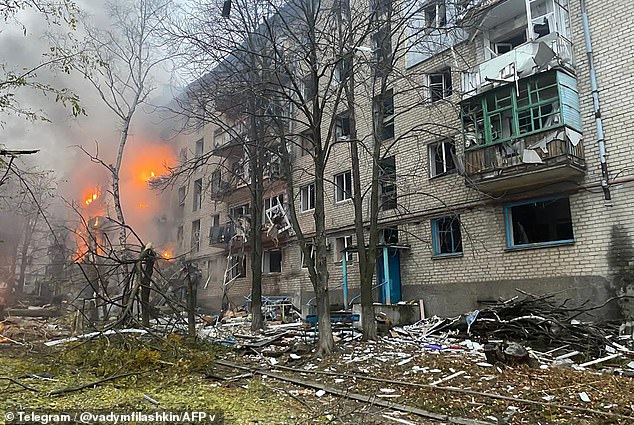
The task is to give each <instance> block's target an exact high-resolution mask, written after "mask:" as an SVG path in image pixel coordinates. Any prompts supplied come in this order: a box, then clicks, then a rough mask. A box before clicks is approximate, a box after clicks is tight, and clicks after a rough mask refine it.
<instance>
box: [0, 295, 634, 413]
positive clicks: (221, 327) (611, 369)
mask: <svg viewBox="0 0 634 425" xmlns="http://www.w3.org/2000/svg"><path fill="white" fill-rule="evenodd" d="M239 316H240V317H236V316H234V317H230V318H226V320H223V322H222V323H217V322H216V321H215V320H209V318H206V317H203V318H201V320H200V321H199V325H198V328H197V330H198V342H195V343H194V342H191V341H190V340H188V339H187V338H186V337H184V336H181V335H179V332H180V331H179V330H178V329H176V330H175V331H174V329H171V330H170V332H168V333H165V332H163V333H161V332H160V331H164V330H165V329H164V326H163V327H161V326H162V325H161V321H156V323H155V324H156V326H155V327H154V328H153V329H144V330H141V329H127V330H117V331H114V330H110V331H108V332H103V333H97V334H95V333H84V334H82V335H76V336H75V337H74V338H70V339H69V338H68V337H69V336H70V333H69V331H68V327H67V326H66V323H65V322H64V317H57V318H46V319H38V318H30V317H29V318H15V317H10V318H8V319H7V320H5V321H4V322H3V323H2V328H3V329H2V330H1V331H0V335H1V336H0V338H4V339H0V341H2V342H0V364H1V365H2V368H1V372H0V378H1V382H0V388H1V391H2V393H3V395H4V397H0V410H4V411H7V410H10V409H16V408H18V407H20V408H31V409H62V410H63V409H72V410H77V409H79V410H83V409H97V410H99V409H113V408H117V409H120V410H126V409H130V410H132V409H134V410H139V411H156V410H181V411H182V410H187V409H192V410H193V409H200V410H205V411H216V410H217V409H220V410H218V411H222V412H224V417H225V423H235V424H251V423H265V424H272V423H279V424H309V423H316V424H321V423H342V424H386V423H394V424H398V423H400V424H406V425H407V424H437V423H461V424H471V425H477V424H571V423H574V424H629V423H634V380H633V379H634V378H632V376H633V375H634V351H632V340H631V338H632V337H631V335H627V334H624V333H623V332H621V335H619V332H618V326H616V327H615V326H612V325H608V324H595V323H590V322H585V321H582V320H581V319H580V318H579V315H578V310H577V309H574V308H569V307H562V306H561V305H558V304H556V303H554V302H553V301H552V300H551V299H550V298H549V297H527V298H523V299H514V300H507V301H504V302H501V303H500V304H499V305H495V306H492V307H491V308H488V309H485V310H482V311H478V312H472V313H470V314H468V315H465V316H462V317H458V318H436V317H434V318H430V319H426V320H422V321H420V322H419V323H417V324H414V325H410V326H403V327H393V328H392V329H389V330H388V331H387V333H386V334H385V335H383V336H381V337H380V338H379V340H377V341H369V342H362V341H361V334H360V333H359V332H358V331H354V332H352V328H351V326H350V325H339V326H335V339H336V341H337V351H336V352H335V353H334V354H333V355H332V356H329V357H328V358H324V359H321V358H317V357H316V356H315V354H314V349H313V342H314V338H315V332H314V329H313V328H312V327H310V326H306V325H304V324H303V323H301V322H294V323H277V324H276V323H271V322H269V324H268V327H267V330H266V331H264V332H258V333H254V332H251V331H250V329H249V323H248V321H247V320H248V318H247V317H246V316H245V315H244V314H240V315H239ZM159 330H160V331H159Z"/></svg>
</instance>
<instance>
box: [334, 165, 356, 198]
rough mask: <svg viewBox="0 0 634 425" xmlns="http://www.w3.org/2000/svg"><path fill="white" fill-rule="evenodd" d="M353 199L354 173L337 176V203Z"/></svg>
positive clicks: (347, 172) (348, 172)
mask: <svg viewBox="0 0 634 425" xmlns="http://www.w3.org/2000/svg"><path fill="white" fill-rule="evenodd" d="M351 198H352V173H351V172H350V171H346V172H345V173H341V174H337V175H336V176H335V202H342V201H345V200H347V199H351Z"/></svg>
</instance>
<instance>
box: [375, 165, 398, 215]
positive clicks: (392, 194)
mask: <svg viewBox="0 0 634 425" xmlns="http://www.w3.org/2000/svg"><path fill="white" fill-rule="evenodd" d="M379 192H380V199H379V201H380V203H379V209H381V210H383V211H384V210H391V209H394V208H396V207H397V205H398V204H397V192H396V160H395V157H394V156H391V157H389V158H384V159H382V160H381V161H379Z"/></svg>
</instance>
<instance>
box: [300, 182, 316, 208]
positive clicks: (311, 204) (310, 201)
mask: <svg viewBox="0 0 634 425" xmlns="http://www.w3.org/2000/svg"><path fill="white" fill-rule="evenodd" d="M299 203H300V208H299V209H300V211H302V212H304V211H311V210H314V209H315V183H311V184H307V185H306V186H302V187H301V188H300V189H299Z"/></svg>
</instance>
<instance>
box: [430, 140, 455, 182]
mask: <svg viewBox="0 0 634 425" xmlns="http://www.w3.org/2000/svg"><path fill="white" fill-rule="evenodd" d="M455 156H456V146H455V144H454V143H453V142H452V141H449V140H447V141H442V142H438V143H433V144H431V145H429V160H430V175H431V177H435V176H440V175H443V174H449V173H454V172H456V163H455V161H454V158H455Z"/></svg>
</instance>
